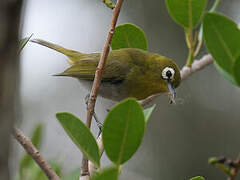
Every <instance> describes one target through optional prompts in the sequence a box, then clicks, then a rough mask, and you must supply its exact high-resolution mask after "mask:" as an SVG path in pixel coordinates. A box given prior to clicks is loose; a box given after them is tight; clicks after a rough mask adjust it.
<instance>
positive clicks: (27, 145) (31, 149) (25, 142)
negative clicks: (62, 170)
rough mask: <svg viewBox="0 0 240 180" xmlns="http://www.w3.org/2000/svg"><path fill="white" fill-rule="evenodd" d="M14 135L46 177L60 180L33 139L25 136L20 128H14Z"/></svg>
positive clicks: (51, 179)
mask: <svg viewBox="0 0 240 180" xmlns="http://www.w3.org/2000/svg"><path fill="white" fill-rule="evenodd" d="M13 135H14V137H15V138H16V140H17V141H18V142H19V143H20V144H21V145H22V146H23V148H24V149H25V151H26V152H27V153H28V154H29V155H30V156H31V157H32V158H33V160H34V161H35V162H36V163H37V164H38V166H39V167H40V168H41V169H42V171H43V172H44V173H45V175H46V176H47V177H48V179H50V180H60V178H59V177H58V175H57V174H56V172H55V171H54V170H53V169H52V167H51V166H50V165H49V164H48V163H47V161H45V160H44V159H43V157H42V156H41V154H40V152H39V151H38V150H37V149H36V147H35V146H34V145H33V143H32V141H31V139H29V138H28V137H26V136H24V135H23V133H22V131H21V130H19V129H18V128H16V127H15V128H13Z"/></svg>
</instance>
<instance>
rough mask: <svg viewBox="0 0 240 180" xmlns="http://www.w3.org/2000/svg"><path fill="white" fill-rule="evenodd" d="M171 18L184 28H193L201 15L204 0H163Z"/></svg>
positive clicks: (204, 3)
mask: <svg viewBox="0 0 240 180" xmlns="http://www.w3.org/2000/svg"><path fill="white" fill-rule="evenodd" d="M165 2H166V5H167V8H168V12H169V14H170V15H171V16H172V18H173V19H174V20H175V21H176V22H177V23H178V24H180V25H181V26H183V27H184V28H187V29H188V28H195V27H196V26H197V25H198V23H199V22H200V19H201V17H202V15H203V12H204V9H205V7H206V0H165Z"/></svg>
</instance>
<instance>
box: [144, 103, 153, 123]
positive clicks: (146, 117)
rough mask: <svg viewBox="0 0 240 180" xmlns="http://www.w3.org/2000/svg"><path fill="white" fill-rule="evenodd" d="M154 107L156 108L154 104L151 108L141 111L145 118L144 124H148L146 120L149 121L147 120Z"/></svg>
mask: <svg viewBox="0 0 240 180" xmlns="http://www.w3.org/2000/svg"><path fill="white" fill-rule="evenodd" d="M155 107H156V104H154V105H153V106H152V107H150V108H147V109H144V110H143V113H144V117H145V122H146V123H147V122H148V120H149V118H150V116H151V114H152V112H153V110H154V109H155Z"/></svg>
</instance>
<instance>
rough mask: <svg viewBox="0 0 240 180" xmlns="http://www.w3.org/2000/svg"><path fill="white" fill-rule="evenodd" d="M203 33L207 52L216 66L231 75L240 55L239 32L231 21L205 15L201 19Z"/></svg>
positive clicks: (213, 15) (219, 16) (217, 15)
mask: <svg viewBox="0 0 240 180" xmlns="http://www.w3.org/2000/svg"><path fill="white" fill-rule="evenodd" d="M203 33H204V38H205V41H206V45H207V48H208V51H209V52H210V53H211V54H212V56H213V57H214V59H215V60H216V62H217V64H218V65H219V66H220V67H221V68H222V69H223V70H225V71H227V72H228V73H229V74H232V67H233V63H234V61H235V60H236V58H237V57H238V56H239V54H240V31H239V29H238V27H237V24H235V23H234V22H233V21H232V20H231V19H229V18H227V17H225V16H223V15H220V14H216V13H207V14H206V15H205V17H204V19H203Z"/></svg>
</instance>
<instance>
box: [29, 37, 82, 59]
mask: <svg viewBox="0 0 240 180" xmlns="http://www.w3.org/2000/svg"><path fill="white" fill-rule="evenodd" d="M30 41H31V42H34V43H37V44H40V45H42V46H46V47H48V48H51V49H53V50H55V51H58V52H60V53H62V54H64V55H66V56H68V57H69V58H70V59H71V58H74V57H76V56H78V57H79V56H82V55H84V54H83V53H80V52H78V51H74V50H71V49H66V48H64V47H62V46H59V45H56V44H53V43H51V42H48V41H44V40H41V39H32V40H30Z"/></svg>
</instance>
